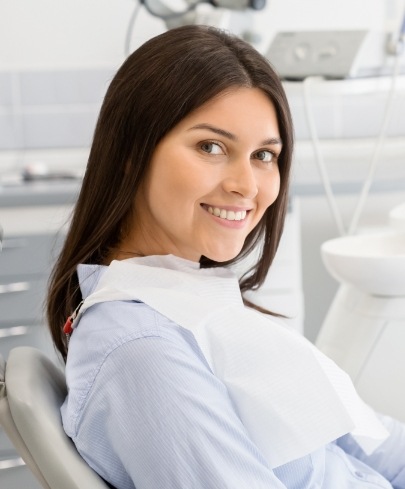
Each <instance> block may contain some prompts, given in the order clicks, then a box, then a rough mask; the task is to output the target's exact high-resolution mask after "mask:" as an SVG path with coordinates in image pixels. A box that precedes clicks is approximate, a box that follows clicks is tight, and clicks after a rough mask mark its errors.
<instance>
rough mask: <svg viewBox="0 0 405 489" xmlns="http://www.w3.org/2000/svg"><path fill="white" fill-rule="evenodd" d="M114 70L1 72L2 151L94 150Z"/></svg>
mask: <svg viewBox="0 0 405 489" xmlns="http://www.w3.org/2000/svg"><path fill="white" fill-rule="evenodd" d="M112 76H113V72H112V71H109V70H77V71H55V72H53V71H46V72H44V71H35V72H15V73H13V72H0V151H1V150H18V149H42V148H51V149H52V148H79V147H88V146H89V144H90V142H91V137H92V134H93V130H94V126H95V123H96V119H97V115H98V112H99V109H100V105H101V102H102V99H103V96H104V94H105V91H106V88H107V86H108V84H109V82H110V80H111V78H112Z"/></svg>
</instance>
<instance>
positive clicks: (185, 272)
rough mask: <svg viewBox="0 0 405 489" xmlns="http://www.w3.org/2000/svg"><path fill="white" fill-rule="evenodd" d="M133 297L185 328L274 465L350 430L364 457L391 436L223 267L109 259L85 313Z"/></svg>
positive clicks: (333, 371)
mask: <svg viewBox="0 0 405 489" xmlns="http://www.w3.org/2000/svg"><path fill="white" fill-rule="evenodd" d="M135 299H136V300H140V301H142V302H144V303H145V304H147V305H149V306H150V307H151V308H153V309H155V310H156V311H158V312H159V313H160V314H162V315H164V316H166V317H167V318H169V319H171V320H172V321H174V322H175V323H177V324H179V325H180V326H182V327H184V328H186V329H188V330H190V331H191V332H192V333H193V335H194V337H195V338H196V341H197V343H198V345H199V347H200V348H201V350H202V352H203V353H204V355H205V357H206V359H207V362H208V364H209V365H210V367H211V369H212V371H213V373H214V374H215V375H216V376H217V377H218V378H219V379H220V380H221V381H222V382H224V384H225V385H226V387H227V389H228V392H229V395H230V397H231V398H232V400H233V402H234V405H235V407H236V410H237V412H238V414H239V417H240V419H241V421H242V423H243V424H244V426H245V428H246V429H247V431H248V433H249V435H250V437H251V439H252V440H253V442H254V443H255V444H256V445H257V447H258V448H259V449H260V450H261V452H262V453H263V454H264V455H265V456H266V457H267V459H268V461H269V464H270V466H271V467H272V468H274V467H277V466H280V465H283V464H285V463H287V462H290V461H292V460H294V459H297V458H300V457H303V456H305V455H307V454H309V453H311V452H313V451H315V450H316V449H318V448H320V447H321V446H323V445H325V444H327V443H328V442H330V441H333V440H335V439H336V438H338V437H339V436H342V435H344V434H346V433H348V432H351V433H352V435H353V436H355V438H356V440H357V442H358V443H359V445H360V446H361V447H362V448H363V450H364V451H366V453H371V452H372V451H373V450H374V449H375V448H376V447H377V446H379V445H380V443H381V442H382V441H383V440H384V439H385V438H386V437H387V436H388V433H387V431H386V429H385V428H384V427H383V425H382V424H381V423H380V421H379V420H378V418H377V417H376V416H375V414H374V413H373V411H372V410H371V409H370V408H369V407H368V406H366V405H365V404H364V403H363V401H362V400H361V399H360V398H359V397H358V395H357V393H356V392H355V389H354V387H353V385H352V383H351V380H350V378H349V377H348V375H347V374H346V373H344V372H343V371H342V370H341V369H340V368H339V367H337V366H336V365H335V364H334V363H333V362H332V361H331V360H330V359H328V358H327V357H326V356H324V355H323V354H322V353H320V352H319V351H318V350H317V349H316V348H315V347H314V346H313V345H312V344H311V343H310V342H309V341H307V340H306V339H305V338H303V337H302V336H300V335H298V334H296V333H292V332H290V331H288V330H287V329H286V328H284V327H283V326H280V325H278V324H277V323H275V322H273V321H272V320H271V319H270V317H268V316H266V315H263V314H261V313H259V312H257V311H254V310H252V309H249V308H246V307H245V306H244V304H243V301H242V297H241V293H240V290H239V285H238V280H237V277H236V276H235V275H234V274H233V273H232V272H230V271H229V270H227V269H224V268H212V269H200V268H199V264H198V263H194V262H189V261H187V260H184V259H181V258H177V257H174V256H172V255H167V256H153V257H145V258H131V259H128V260H123V261H113V262H112V263H111V264H110V266H109V267H108V269H107V270H106V271H105V273H104V274H103V275H102V277H101V279H100V281H99V283H98V285H97V288H96V290H95V291H94V292H93V293H92V294H90V295H89V296H88V297H87V298H86V299H85V301H84V303H83V305H82V307H81V309H80V312H79V315H78V317H77V318H76V319H75V321H74V327H76V326H77V323H78V321H79V320H80V317H81V316H82V315H83V314H84V313H85V311H86V309H88V308H89V307H91V306H92V305H94V304H97V303H100V302H106V301H115V300H135Z"/></svg>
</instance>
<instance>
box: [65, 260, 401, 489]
mask: <svg viewBox="0 0 405 489" xmlns="http://www.w3.org/2000/svg"><path fill="white" fill-rule="evenodd" d="M103 270H104V267H100V266H91V265H81V266H80V267H79V278H80V284H81V290H82V294H83V297H87V295H89V294H90V293H91V292H92V291H93V290H94V288H95V286H96V284H97V282H98V278H99V276H100V274H101V273H103ZM66 376H67V383H68V388H69V394H68V397H67V399H66V401H65V403H64V405H63V406H62V418H63V424H64V428H65V430H66V433H67V434H68V435H69V436H70V437H71V438H72V439H73V441H74V443H75V445H76V447H77V449H78V451H79V452H80V453H81V455H82V456H83V458H84V459H85V460H86V461H87V462H88V464H89V465H90V466H91V467H93V469H95V470H96V471H97V472H98V473H99V474H100V475H101V476H102V477H103V478H104V479H105V480H107V481H108V482H109V483H110V484H112V485H113V486H114V487H116V488H117V489H133V488H136V489H163V488H164V489H231V488H232V489H235V488H249V489H279V488H280V489H281V488H288V489H315V488H325V489H349V488H350V489H351V488H363V489H371V488H380V489H382V488H392V487H394V488H395V489H405V427H404V426H403V425H402V424H401V423H398V422H395V421H393V420H392V419H390V418H388V417H383V418H382V421H383V422H384V424H385V425H386V426H387V428H388V429H389V431H390V433H391V436H390V437H389V438H388V439H387V440H386V441H385V442H384V444H383V445H382V446H381V447H380V448H379V449H378V450H377V451H376V452H375V453H374V454H373V455H371V456H369V457H367V456H366V455H365V454H364V453H363V452H362V450H361V449H360V448H359V447H358V445H357V444H356V442H355V441H354V440H353V439H352V438H351V436H350V435H346V436H344V437H342V438H341V439H339V440H337V441H336V442H335V443H331V444H329V445H327V446H325V447H322V448H320V449H319V450H317V451H316V452H314V453H311V454H309V455H307V456H306V457H303V458H301V459H298V460H295V461H293V462H290V463H288V464H285V465H283V466H281V467H277V468H276V469H273V470H272V469H270V468H269V466H268V463H267V461H266V459H265V458H264V457H263V455H262V454H261V453H260V452H259V450H258V449H257V447H256V446H255V445H254V444H253V443H252V441H251V440H250V439H249V436H248V433H247V431H246V430H245V428H244V426H243V424H242V423H241V421H240V419H239V418H238V416H237V414H236V412H235V409H234V406H233V405H232V401H231V399H230V398H229V396H228V393H227V390H226V388H225V386H224V385H223V384H222V382H220V381H219V380H218V379H217V378H216V377H215V376H214V375H213V373H212V371H211V370H210V367H209V366H208V363H207V361H206V359H205V358H204V355H203V354H202V352H201V350H200V348H199V347H198V345H197V342H196V341H195V338H194V337H193V335H192V333H191V332H190V331H188V330H186V329H184V328H182V327H180V326H178V325H177V324H175V323H173V322H172V321H170V320H169V319H167V318H165V317H164V316H162V315H160V314H159V313H157V312H156V311H154V310H152V309H151V308H150V307H149V306H147V305H146V304H143V303H141V302H136V301H116V302H105V303H101V304H97V305H95V306H93V307H92V308H91V309H89V310H87V311H86V313H85V314H84V316H83V317H82V319H81V321H80V323H79V325H78V327H77V329H76V330H75V331H74V333H73V335H72V338H71V341H70V346H69V354H68V361H67V365H66Z"/></svg>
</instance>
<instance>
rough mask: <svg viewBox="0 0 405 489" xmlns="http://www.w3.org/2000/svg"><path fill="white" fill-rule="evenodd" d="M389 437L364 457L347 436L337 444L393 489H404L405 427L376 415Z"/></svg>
mask: <svg viewBox="0 0 405 489" xmlns="http://www.w3.org/2000/svg"><path fill="white" fill-rule="evenodd" d="M378 416H379V418H380V420H381V422H382V423H383V424H384V426H385V427H386V428H387V430H388V431H389V433H390V436H389V437H388V438H387V439H386V440H385V441H384V443H382V444H381V445H380V446H379V447H378V448H377V449H376V450H375V451H374V452H373V453H372V454H371V455H368V456H367V455H366V454H365V453H364V452H363V450H362V449H361V448H360V447H359V445H358V444H357V443H356V441H355V440H354V438H353V437H352V436H351V435H350V434H348V435H345V436H343V437H341V438H339V439H338V440H337V444H338V445H339V446H340V447H341V448H342V449H343V450H344V451H345V452H346V453H348V454H350V455H352V456H354V457H356V458H357V459H359V460H361V461H362V462H364V463H366V464H367V465H368V466H370V467H372V468H373V469H374V470H376V471H377V472H379V473H380V474H382V475H383V476H384V477H385V478H386V479H388V480H389V481H390V483H391V484H392V486H393V488H394V489H405V425H404V424H403V423H401V422H399V421H397V420H395V419H393V418H391V417H389V416H383V415H380V414H379V415H378Z"/></svg>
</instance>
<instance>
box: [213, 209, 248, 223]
mask: <svg viewBox="0 0 405 489" xmlns="http://www.w3.org/2000/svg"><path fill="white" fill-rule="evenodd" d="M208 212H209V213H210V214H212V215H214V216H216V217H220V218H221V219H227V220H228V221H242V220H243V219H245V217H246V211H237V212H235V211H227V210H226V209H220V208H219V207H208Z"/></svg>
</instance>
